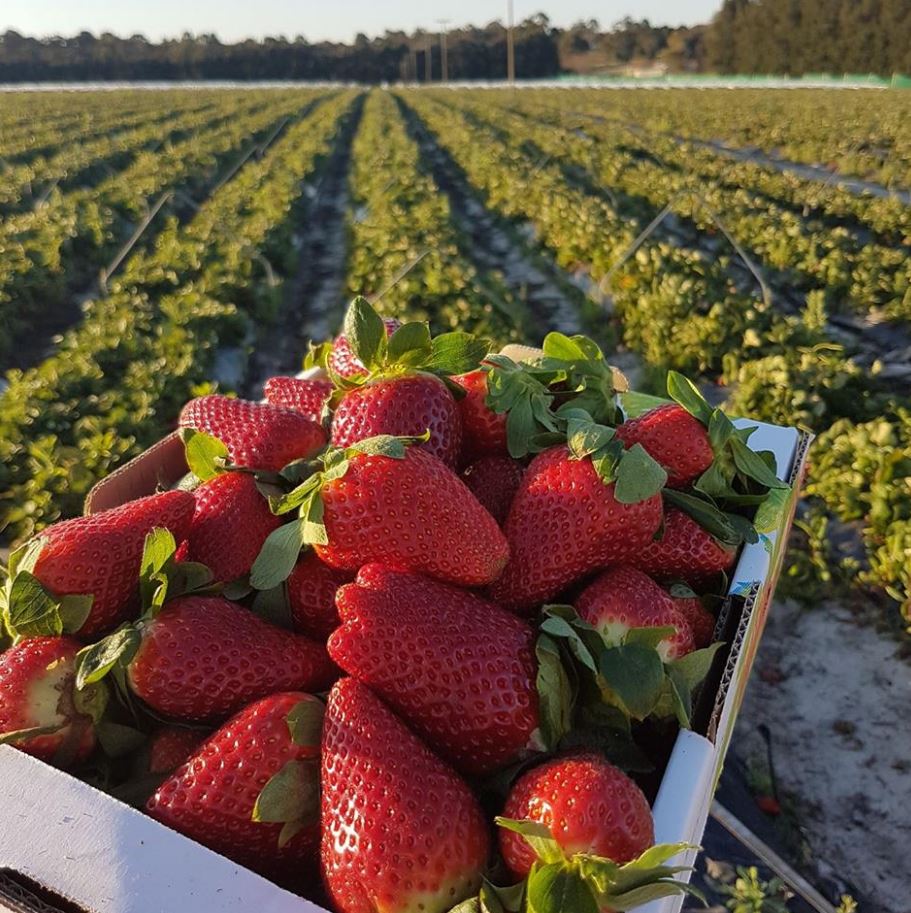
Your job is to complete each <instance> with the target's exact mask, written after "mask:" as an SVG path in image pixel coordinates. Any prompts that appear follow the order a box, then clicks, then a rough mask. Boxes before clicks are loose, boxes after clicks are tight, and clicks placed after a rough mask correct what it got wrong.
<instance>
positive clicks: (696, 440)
mask: <svg viewBox="0 0 911 913" xmlns="http://www.w3.org/2000/svg"><path fill="white" fill-rule="evenodd" d="M617 437H618V438H620V440H621V441H622V442H623V444H624V446H625V447H632V446H633V444H641V445H642V446H643V447H644V448H645V450H646V451H647V452H648V453H649V454H650V455H651V456H652V457H654V459H656V460H657V461H658V462H659V463H660V464H661V465H662V466H663V467H664V468H665V469H666V470H667V484H668V487H670V488H683V487H685V486H686V485H688V484H689V483H690V482H692V481H693V480H694V479H697V478H698V477H699V476H701V475H702V473H703V472H705V471H706V469H708V468H709V466H711V465H712V460H713V459H714V458H715V454H714V453H713V451H712V445H711V442H710V441H709V436H708V432H707V431H706V428H705V426H704V425H703V424H702V423H701V422H700V421H699V420H698V419H696V418H694V417H693V416H692V415H690V413H689V412H687V411H686V410H685V409H684V408H683V407H682V406H678V405H677V404H676V403H668V404H667V405H664V406H658V408H657V409H652V410H650V411H649V412H645V413H644V414H642V415H640V416H639V417H638V418H633V419H628V420H627V421H625V422H623V424H622V425H619V426H618V428H617Z"/></svg>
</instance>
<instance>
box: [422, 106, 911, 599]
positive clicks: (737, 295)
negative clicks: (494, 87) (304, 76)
mask: <svg viewBox="0 0 911 913" xmlns="http://www.w3.org/2000/svg"><path fill="white" fill-rule="evenodd" d="M404 97H405V99H406V101H407V104H408V105H409V106H410V107H411V108H412V109H413V110H414V111H415V112H416V113H417V115H418V116H420V118H421V119H422V120H423V121H424V122H425V123H426V124H427V125H428V126H429V127H430V128H431V129H432V130H433V131H434V133H435V134H436V137H437V139H438V141H439V143H440V144H441V145H442V146H444V147H445V148H446V149H447V151H448V152H449V154H450V155H452V157H453V158H454V159H455V160H456V161H457V162H458V164H459V165H460V166H461V168H462V169H463V171H464V173H465V175H466V177H467V178H468V180H469V181H470V182H471V183H472V184H473V185H474V187H475V188H476V189H477V190H478V191H479V192H480V193H481V194H482V195H483V196H484V198H485V201H486V203H487V205H488V206H489V207H490V208H492V209H493V210H495V211H497V212H498V213H500V214H501V215H502V216H503V217H505V218H507V219H510V220H513V221H515V222H519V223H530V225H531V226H532V228H533V231H534V235H535V238H536V239H537V241H538V242H539V243H541V244H543V245H544V246H546V247H547V248H548V249H549V250H550V251H551V252H552V254H553V255H554V256H555V257H556V259H557V261H558V262H559V263H560V264H561V265H563V266H564V267H566V268H569V269H574V270H577V271H583V270H584V271H585V272H587V273H588V274H589V275H590V277H591V279H592V280H593V281H594V282H595V283H599V282H600V283H602V285H603V284H604V280H605V278H609V287H610V290H611V293H612V294H611V296H610V299H609V301H608V304H609V306H610V307H611V308H612V309H613V314H614V316H615V318H616V319H618V320H619V323H620V332H621V335H622V338H623V340H624V342H625V344H626V345H627V346H628V347H629V348H630V349H632V350H633V351H635V352H637V353H638V354H639V355H640V356H641V357H642V358H643V359H644V361H645V362H646V364H647V365H649V366H651V367H652V368H653V369H655V370H656V371H658V372H660V371H662V370H663V369H667V368H677V369H682V370H685V371H689V372H692V373H699V374H703V375H707V376H708V377H709V378H711V379H714V380H716V381H718V382H719V383H720V384H721V385H722V386H723V387H725V388H727V389H729V390H730V391H731V395H730V398H729V407H730V409H732V410H733V411H735V412H739V413H740V414H748V415H754V416H756V417H757V418H761V419H765V420H768V421H772V422H779V423H785V424H801V425H804V426H806V427H810V428H812V429H814V430H816V431H819V432H826V431H827V429H829V428H830V427H831V426H833V425H836V427H838V428H839V429H840V433H835V434H833V433H831V432H829V433H825V434H823V435H822V437H821V441H820V444H819V447H818V450H817V463H816V464H814V469H813V474H812V478H811V483H810V491H811V492H812V493H813V495H814V497H815V498H818V499H819V504H820V505H823V506H824V507H825V508H826V509H827V510H828V511H829V512H830V513H832V514H833V515H835V516H837V517H839V518H841V519H845V520H848V519H855V518H854V517H853V515H850V514H849V513H846V511H845V508H844V506H843V494H842V492H841V490H840V488H841V486H840V485H839V484H838V482H837V479H836V476H835V475H833V474H832V472H831V471H830V470H829V469H828V468H827V467H828V466H829V463H830V461H829V459H828V454H829V451H830V450H831V448H832V447H833V446H834V445H835V442H836V441H837V440H842V439H843V438H844V436H845V435H846V434H847V435H848V438H849V441H850V443H849V444H847V445H844V446H846V447H847V448H848V450H849V451H850V454H849V455H848V456H845V455H844V454H842V457H841V458H842V461H843V462H847V463H849V464H850V463H851V461H852V459H853V460H854V461H855V462H857V463H861V464H862V463H863V461H864V460H866V459H874V458H875V459H881V458H882V453H881V452H880V453H876V452H874V450H875V448H871V447H869V446H867V444H866V440H867V437H868V436H869V434H868V432H869V429H870V428H876V429H878V431H879V434H880V435H881V436H885V437H888V438H890V439H891V440H893V441H894V442H895V443H894V451H895V452H901V448H902V442H903V441H907V437H908V432H907V415H906V413H904V412H902V410H901V409H900V407H899V406H898V405H897V404H896V403H895V402H894V401H893V400H892V399H891V398H890V397H888V396H887V395H886V394H885V393H883V392H882V391H880V390H879V389H878V388H877V386H876V385H875V383H873V382H872V381H871V379H870V378H869V377H868V376H867V374H866V372H864V371H863V370H861V369H860V368H858V367H857V366H856V365H854V363H853V362H852V361H851V360H850V359H849V358H847V357H846V355H845V353H844V351H843V350H842V349H841V348H840V347H838V346H836V345H833V344H832V343H831V341H830V340H829V339H828V337H827V335H826V332H825V326H826V311H825V302H824V296H823V295H821V294H819V293H816V292H811V293H810V294H809V295H808V296H807V300H806V304H805V307H804V309H803V311H802V312H801V314H800V316H799V317H796V316H785V315H782V314H780V313H778V312H777V311H775V310H774V309H773V308H768V307H766V305H765V304H764V303H763V302H762V301H760V300H757V299H756V298H754V297H752V296H751V295H750V294H748V293H746V292H745V291H744V290H743V289H742V288H740V287H739V286H738V284H737V283H736V282H734V281H733V280H732V278H731V270H730V266H731V264H730V262H729V258H728V257H727V256H726V255H725V254H723V253H722V252H721V249H720V247H719V249H718V252H717V253H716V254H715V255H714V256H707V255H706V254H705V252H704V250H703V249H702V248H701V247H698V246H697V247H692V248H687V247H686V246H683V245H681V244H679V243H672V242H671V241H666V240H654V239H651V240H650V241H649V242H647V243H646V244H644V245H643V246H642V247H640V248H639V249H638V250H637V251H636V253H635V255H634V256H632V257H630V258H629V259H628V260H627V261H626V262H625V263H623V264H622V265H620V266H618V264H620V263H621V259H622V257H623V256H624V254H625V253H626V252H627V250H628V248H629V245H630V241H631V240H632V237H635V236H636V235H637V234H638V233H639V231H640V229H641V228H642V227H644V224H643V221H642V219H641V218H636V217H635V216H632V217H627V218H623V215H622V214H621V213H620V212H619V211H618V208H615V207H614V206H613V205H612V203H611V202H610V200H611V199H612V198H613V199H616V196H615V195H613V194H611V193H610V192H608V193H598V192H596V190H595V189H594V188H589V189H588V190H583V189H582V188H581V187H580V186H579V184H578V183H576V182H573V181H571V180H568V179H567V176H566V173H565V171H564V169H563V167H562V166H561V165H560V164H558V163H557V161H555V159H556V156H557V153H558V150H556V149H555V150H554V151H553V153H552V154H548V153H544V154H543V155H542V149H541V148H540V147H539V146H538V145H537V143H536V144H535V146H534V148H529V145H528V143H527V142H525V145H523V142H524V141H525V140H527V139H528V137H527V136H525V135H523V133H522V132H521V131H519V130H518V128H517V127H516V128H515V129H516V134H515V135H513V133H512V131H513V129H514V126H515V121H514V120H509V121H508V126H504V124H506V118H505V115H501V114H500V112H497V115H496V118H495V119H496V121H497V127H494V125H493V124H492V123H485V122H484V120H483V119H479V118H472V117H470V116H468V115H467V114H465V113H464V112H462V111H460V110H458V108H457V107H453V106H452V105H451V104H442V103H441V102H440V101H438V100H437V99H436V98H434V97H431V96H430V95H429V94H427V93H414V92H412V93H406V94H405V95H404ZM504 130H505V131H506V132H507V133H508V134H509V139H508V140H505V139H504V137H503V131H504ZM536 138H537V139H540V137H536ZM556 140H559V142H560V145H561V146H565V145H566V142H567V139H566V137H565V136H562V135H560V136H557V137H556ZM567 154H570V153H567ZM530 174H533V175H534V177H535V181H534V186H530V185H529V181H528V176H529V175H530ZM839 422H840V423H841V424H836V423H839ZM848 432H850V434H848ZM865 435H866V436H865ZM885 475H888V483H883V482H880V481H878V480H876V479H873V478H868V479H865V480H864V481H863V484H862V485H861V486H860V487H859V491H862V492H863V493H864V494H863V495H862V496H861V498H862V500H863V503H864V504H866V505H867V510H866V513H864V515H863V518H862V525H863V530H864V533H863V535H864V544H865V547H866V552H867V554H866V561H865V564H866V570H865V579H866V580H867V581H868V582H871V583H874V584H876V585H877V586H879V587H881V588H883V589H885V590H886V591H888V592H889V593H890V594H891V595H892V596H894V597H895V598H896V599H898V600H899V601H900V602H901V603H902V605H903V607H904V608H905V610H906V611H909V599H911V587H909V579H908V571H907V565H908V562H907V548H908V542H909V538H911V482H909V479H911V467H909V466H908V463H907V461H904V462H903V461H902V460H901V459H900V458H898V457H893V458H892V459H891V460H890V461H888V471H886V470H884V471H883V472H882V473H880V474H879V476H880V477H883V476H885ZM864 499H865V500H864Z"/></svg>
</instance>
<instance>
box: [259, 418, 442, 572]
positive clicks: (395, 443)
mask: <svg viewBox="0 0 911 913" xmlns="http://www.w3.org/2000/svg"><path fill="white" fill-rule="evenodd" d="M429 438H430V432H429V430H428V431H427V432H425V433H424V434H422V435H420V436H419V437H396V436H394V435H391V434H378V435H376V436H375V437H370V438H365V439H364V440H363V441H358V442H357V443H355V444H352V445H351V446H349V447H327V448H326V449H325V450H324V451H323V452H322V453H321V454H320V456H319V457H318V458H317V459H316V460H315V461H314V462H313V467H314V469H313V471H312V472H311V474H310V475H309V476H307V477H306V478H305V479H304V481H303V482H301V483H300V484H299V485H298V486H297V487H296V488H294V489H293V490H292V491H289V492H287V493H285V494H280V495H277V496H273V497H270V499H269V506H270V507H271V509H272V513H274V514H276V515H277V516H282V515H284V514H288V513H292V512H293V511H297V517H296V518H295V519H293V520H292V521H291V522H290V523H285V524H284V525H283V526H280V527H279V528H278V529H276V530H274V531H273V532H272V533H270V534H269V536H268V537H267V539H266V541H265V542H264V543H263V547H262V549H261V550H260V553H259V555H257V557H256V561H254V562H253V567H252V569H251V570H250V585H251V586H252V587H253V588H254V589H255V590H272V589H275V588H276V587H278V586H280V585H281V584H282V583H283V582H284V581H285V580H287V579H288V577H289V576H290V574H291V571H292V570H293V569H294V566H295V564H296V563H297V559H298V556H299V555H300V552H301V550H302V549H303V548H305V547H306V546H308V545H328V543H329V534H328V533H327V531H326V525H325V523H324V522H323V510H324V505H323V499H322V490H323V487H324V486H325V485H327V484H328V483H329V482H333V481H336V480H337V479H341V478H342V477H343V476H344V475H345V473H347V471H348V467H349V465H350V463H351V460H352V459H353V458H354V457H356V456H381V457H387V458H389V459H394V460H404V459H405V454H406V448H407V447H408V446H410V445H411V444H419V443H424V442H425V441H427V440H429Z"/></svg>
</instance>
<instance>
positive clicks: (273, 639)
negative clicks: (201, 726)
mask: <svg viewBox="0 0 911 913" xmlns="http://www.w3.org/2000/svg"><path fill="white" fill-rule="evenodd" d="M138 632H139V638H140V640H139V643H138V644H137V646H136V652H135V654H134V656H133V657H132V658H130V659H129V660H128V665H127V679H128V681H129V684H130V688H131V690H132V691H133V693H134V694H135V695H137V697H140V698H142V700H143V701H145V703H146V704H148V705H149V706H150V707H151V708H152V709H153V710H154V711H156V712H157V713H159V714H162V715H163V716H167V717H171V718H174V719H178V720H184V721H187V722H194V721H204V720H218V719H224V718H225V717H226V716H228V715H229V714H231V713H234V712H236V711H237V710H239V709H240V708H241V707H243V706H244V704H248V703H250V701H253V700H256V699H257V698H260V697H263V696H265V695H267V694H271V693H273V692H275V691H282V690H306V691H318V690H320V689H321V688H324V687H326V686H327V685H328V684H329V683H330V682H331V681H332V679H333V677H334V675H333V667H332V664H331V663H330V661H329V659H328V657H327V655H326V651H325V649H324V648H323V647H322V645H321V644H318V643H316V642H315V641H312V640H309V639H307V638H306V637H303V636H302V635H300V634H292V633H290V632H288V631H284V630H282V629H281V628H276V627H274V626H273V625H270V624H269V623H268V622H265V621H263V620H262V619H261V618H259V617H258V616H256V615H254V614H253V613H252V612H251V611H250V610H249V609H245V608H244V607H243V606H239V605H237V604H236V603H233V602H229V601H228V600H227V599H224V598H222V597H220V596H209V597H206V596H184V597H181V598H178V599H174V600H172V601H171V602H169V603H168V604H167V605H166V606H165V607H164V609H162V611H161V612H160V613H159V614H158V615H157V616H155V617H154V618H151V619H147V620H144V621H141V622H139V625H138Z"/></svg>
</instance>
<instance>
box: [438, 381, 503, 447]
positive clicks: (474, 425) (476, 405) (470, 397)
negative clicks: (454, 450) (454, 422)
mask: <svg viewBox="0 0 911 913" xmlns="http://www.w3.org/2000/svg"><path fill="white" fill-rule="evenodd" d="M452 379H453V380H454V381H455V382H456V383H457V384H458V385H459V386H460V387H463V388H464V389H465V391H466V394H467V395H466V396H465V397H463V398H462V399H460V400H459V412H460V413H461V415H462V463H463V464H464V463H473V462H474V461H475V460H479V459H480V458H481V457H485V456H506V455H507V454H508V452H509V451H508V450H507V447H506V414H505V413H498V412H494V411H493V409H491V408H490V406H488V405H487V402H486V400H487V372H486V371H480V370H479V371H469V372H468V373H467V374H458V375H456V376H454V377H453V378H452Z"/></svg>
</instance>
